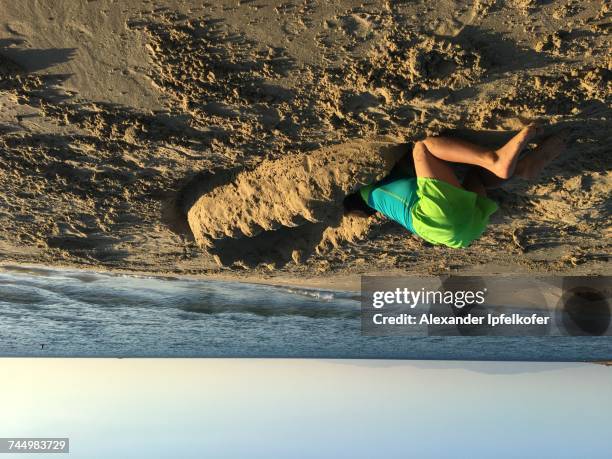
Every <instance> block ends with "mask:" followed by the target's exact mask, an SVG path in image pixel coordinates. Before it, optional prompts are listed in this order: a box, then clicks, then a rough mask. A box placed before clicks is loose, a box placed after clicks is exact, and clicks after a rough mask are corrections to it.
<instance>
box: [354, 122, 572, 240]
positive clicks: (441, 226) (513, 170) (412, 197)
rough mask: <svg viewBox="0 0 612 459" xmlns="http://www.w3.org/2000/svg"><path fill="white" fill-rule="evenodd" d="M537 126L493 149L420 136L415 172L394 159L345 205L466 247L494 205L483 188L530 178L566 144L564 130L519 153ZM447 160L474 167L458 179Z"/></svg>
mask: <svg viewBox="0 0 612 459" xmlns="http://www.w3.org/2000/svg"><path fill="white" fill-rule="evenodd" d="M538 132H539V128H538V127H537V126H536V125H529V126H527V127H525V128H524V129H522V130H521V131H520V132H519V133H518V134H516V135H515V136H514V137H513V138H512V139H510V141H508V142H507V143H506V144H505V145H504V146H502V147H501V148H499V149H497V150H492V149H488V148H485V147H482V146H479V145H475V144H473V143H470V142H466V141H464V140H460V139H456V138H451V137H428V138H426V139H425V140H422V141H418V142H416V143H415V144H414V147H413V149H412V158H413V160H414V173H413V174H411V173H409V171H407V170H406V165H405V164H398V165H397V166H396V167H395V168H394V169H393V170H392V171H391V173H390V174H389V175H388V176H387V177H385V178H384V179H383V180H381V181H379V182H377V183H373V184H370V185H367V186H364V187H363V188H361V189H360V190H358V192H356V193H353V194H351V195H349V196H347V197H346V198H345V199H344V207H345V211H346V212H347V213H353V214H360V215H372V214H374V213H376V212H380V213H381V214H383V215H385V216H386V217H388V218H390V219H392V220H394V221H396V222H398V223H399V224H400V225H402V226H403V227H405V228H406V229H408V230H409V231H411V232H412V233H414V234H416V235H418V236H420V237H421V238H423V239H424V240H426V241H428V242H430V243H432V244H443V245H446V246H448V247H454V248H460V247H467V246H469V245H470V244H471V243H472V242H473V241H474V240H476V239H478V238H479V237H480V236H481V235H482V233H483V232H484V231H485V229H486V227H487V224H488V223H489V217H490V216H491V215H492V214H493V213H494V212H495V211H496V210H497V209H498V205H497V203H496V202H495V201H493V200H492V199H490V198H488V197H487V189H488V188H495V187H499V186H501V185H503V183H505V182H506V181H507V180H508V179H510V178H511V177H522V178H524V179H527V180H532V179H534V178H535V177H537V176H538V175H539V173H540V172H541V171H542V169H543V168H544V167H545V166H546V165H547V164H548V163H549V162H550V161H552V160H553V159H554V158H555V157H556V156H558V155H559V154H560V153H561V152H562V151H563V150H564V148H565V140H564V135H563V134H558V135H555V136H551V137H549V138H547V139H546V140H544V141H543V142H541V143H540V145H538V147H537V148H535V149H534V150H533V151H532V152H530V153H529V154H527V155H525V156H524V157H520V158H519V155H520V153H521V152H522V151H523V149H524V148H525V146H526V145H527V144H528V143H529V142H530V141H531V140H532V139H533V138H534V136H536V135H537V134H538ZM400 163H401V161H400ZM450 163H464V164H468V165H471V166H476V167H472V168H470V170H469V171H468V173H467V175H466V177H465V179H464V180H463V183H461V182H460V181H459V179H458V178H457V176H456V175H455V172H454V170H453V167H452V166H451V164H450Z"/></svg>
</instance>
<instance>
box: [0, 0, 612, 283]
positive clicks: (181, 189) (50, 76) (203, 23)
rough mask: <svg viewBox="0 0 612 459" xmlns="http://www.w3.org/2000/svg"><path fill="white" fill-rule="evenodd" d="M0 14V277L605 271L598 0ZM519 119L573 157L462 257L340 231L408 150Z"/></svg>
mask: <svg viewBox="0 0 612 459" xmlns="http://www.w3.org/2000/svg"><path fill="white" fill-rule="evenodd" d="M0 3H1V8H0V11H1V13H0V152H1V153H0V154H1V156H0V187H1V189H2V192H0V263H25V264H46V265H52V266H73V267H88V268H95V269H100V270H114V271H122V272H126V271H127V272H149V273H159V274H177V275H195V276H199V275H215V276H224V277H230V278H249V279H255V280H258V279H259V280H261V279H270V280H272V281H283V280H286V279H295V280H296V281H297V282H310V283H312V284H316V285H319V284H320V283H321V282H326V283H333V282H334V279H342V281H341V282H342V283H343V285H344V283H345V282H346V280H347V279H351V281H350V282H352V283H354V282H355V279H357V276H358V275H359V274H363V273H379V274H380V273H394V274H398V273H399V274H402V273H406V274H438V273H449V272H450V273H464V274H474V273H489V274H490V273H510V272H521V273H532V272H533V273H565V274H610V273H611V270H610V263H609V255H610V236H611V235H612V231H611V230H610V228H611V213H610V191H611V190H612V173H611V170H612V167H611V164H612V160H611V155H610V144H611V141H612V137H611V136H612V134H611V132H612V129H610V127H611V124H610V123H611V122H610V118H611V109H610V96H611V94H612V83H611V78H610V76H611V74H612V58H611V57H610V54H609V49H610V44H611V43H610V38H609V24H610V18H611V16H612V13H611V11H610V3H609V2H601V1H576V0H565V1H547V2H543V1H537V0H514V1H508V2H496V1H489V0H480V1H478V0H477V1H473V2H464V1H450V0H442V1H439V2H435V5H434V3H432V2H425V1H415V2H401V1H371V2H367V3H363V4H359V5H358V4H357V3H355V2H351V1H337V2H316V1H310V0H305V1H296V2H292V1H284V2H281V1H279V2H264V1H259V0H251V1H240V2H236V1H221V2H214V3H212V2H211V3H204V4H203V3H201V2H190V1H178V0H177V1H169V0H159V1H144V0H143V1H134V2H129V3H128V2H125V3H121V4H118V3H116V2H113V1H110V0H107V1H104V0H102V1H95V2H60V1H49V2H37V1H33V0H23V1H19V2H8V1H0ZM357 5H358V6H357ZM532 120H538V121H540V122H542V123H543V124H544V125H545V126H546V134H551V133H554V132H556V131H557V130H559V129H561V128H566V129H568V130H569V131H570V139H571V143H570V145H569V148H568V149H567V151H566V152H564V153H563V154H562V155H561V156H560V157H559V158H557V160H556V161H555V163H554V164H552V165H551V166H550V167H549V168H548V169H547V170H546V171H545V173H544V175H543V176H542V177H541V178H540V179H539V180H537V181H536V182H534V183H528V182H521V181H516V182H515V183H512V184H511V185H509V186H508V187H507V188H505V189H503V190H499V191H494V192H493V193H492V197H493V198H494V199H495V200H496V201H498V202H499V203H500V206H501V208H500V211H499V212H498V213H497V214H496V215H495V216H494V219H493V221H492V224H491V226H490V228H489V229H488V231H487V232H486V233H485V235H484V236H483V237H482V238H481V239H480V240H479V241H477V242H476V243H475V244H473V245H472V246H471V247H470V248H469V249H466V250H453V249H448V248H444V247H434V246H431V245H429V244H426V243H424V242H423V241H421V240H419V239H418V238H416V237H412V236H410V235H409V234H408V233H406V231H405V230H403V229H402V228H401V227H399V226H398V225H396V224H394V223H393V222H389V221H387V220H385V219H384V218H381V217H372V218H370V219H358V218H355V217H343V216H342V212H341V205H340V204H341V200H342V197H343V196H344V195H345V194H346V193H348V192H350V191H351V190H354V189H356V188H357V187H358V186H359V185H361V184H363V183H366V182H368V181H370V180H372V179H375V178H378V177H380V176H381V175H384V173H385V172H386V171H387V170H389V168H390V166H391V165H392V161H393V158H395V157H396V155H397V154H399V153H400V152H402V153H405V149H406V143H408V142H411V141H414V140H417V139H419V138H422V137H423V136H424V135H427V134H439V133H452V134H455V135H459V136H462V137H464V138H466V139H469V140H475V141H478V142H480V143H482V144H484V145H489V146H491V147H495V146H498V145H500V144H501V143H503V141H504V140H505V139H507V138H509V137H510V136H511V135H512V133H513V132H514V131H515V130H516V129H519V128H520V127H521V126H522V125H523V124H524V123H526V122H528V121H532ZM537 141H538V139H536V142H537ZM389 151H390V152H395V153H393V154H392V155H388V154H385V153H384V152H389ZM339 282H340V281H339Z"/></svg>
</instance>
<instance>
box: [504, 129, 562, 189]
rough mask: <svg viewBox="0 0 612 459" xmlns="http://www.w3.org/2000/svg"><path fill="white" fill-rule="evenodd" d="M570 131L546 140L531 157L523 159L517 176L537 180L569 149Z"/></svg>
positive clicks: (518, 167) (559, 133) (531, 153)
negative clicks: (548, 166) (543, 171)
mask: <svg viewBox="0 0 612 459" xmlns="http://www.w3.org/2000/svg"><path fill="white" fill-rule="evenodd" d="M568 134H569V132H568V131H561V132H558V133H556V134H554V135H551V136H550V137H547V138H546V139H544V140H543V141H542V142H541V143H540V144H539V145H538V146H537V147H536V148H534V150H533V151H532V152H530V153H529V155H528V156H527V157H526V158H524V159H521V161H520V163H519V165H518V166H517V170H516V174H517V175H518V176H520V177H523V178H524V179H527V180H533V179H535V178H536V177H537V176H538V175H540V173H541V172H542V170H543V169H544V168H545V167H546V166H547V165H548V164H550V163H551V162H552V161H553V160H554V159H555V158H556V157H557V156H559V155H560V154H561V153H563V152H564V151H565V149H566V148H567V139H568Z"/></svg>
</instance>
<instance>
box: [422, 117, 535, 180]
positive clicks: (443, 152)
mask: <svg viewBox="0 0 612 459" xmlns="http://www.w3.org/2000/svg"><path fill="white" fill-rule="evenodd" d="M536 133H537V128H536V126H535V125H529V126H527V127H525V128H523V129H522V130H521V131H520V132H519V133H518V134H516V135H515V136H514V137H513V138H512V139H510V140H509V141H508V142H507V143H506V144H505V145H504V146H502V147H501V148H499V149H497V150H491V149H488V148H485V147H482V146H479V145H475V144H473V143H470V142H466V141H464V140H460V139H453V138H450V137H428V138H427V139H425V140H424V141H423V143H424V144H425V146H426V147H427V149H428V151H429V152H430V153H431V154H432V155H434V156H435V157H436V158H438V159H441V160H443V161H450V162H453V163H465V164H472V165H474V166H479V167H482V168H484V169H487V170H488V171H490V172H492V173H493V174H495V175H496V176H498V177H500V178H503V179H507V178H509V177H511V176H512V174H513V173H514V168H515V167H516V161H517V159H518V155H519V153H520V152H521V151H522V150H523V148H524V147H525V145H527V143H528V142H529V141H530V140H531V139H532V138H533V137H534V136H535V135H536Z"/></svg>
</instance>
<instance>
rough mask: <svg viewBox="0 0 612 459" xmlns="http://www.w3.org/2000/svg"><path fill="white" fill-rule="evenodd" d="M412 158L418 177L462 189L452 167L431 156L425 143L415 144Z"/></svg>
mask: <svg viewBox="0 0 612 459" xmlns="http://www.w3.org/2000/svg"><path fill="white" fill-rule="evenodd" d="M412 157H413V158H414V169H415V171H416V175H417V177H423V178H433V179H438V180H443V181H445V182H446V183H450V184H451V185H454V186H456V187H458V188H462V186H461V183H459V179H458V178H457V176H456V175H455V172H454V171H453V169H452V168H451V166H450V165H449V164H448V163H447V162H445V161H443V160H441V159H439V158H437V157H435V156H434V155H433V154H431V152H430V151H429V149H428V148H427V147H426V146H425V143H424V142H416V143H415V144H414V149H413V150H412Z"/></svg>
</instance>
